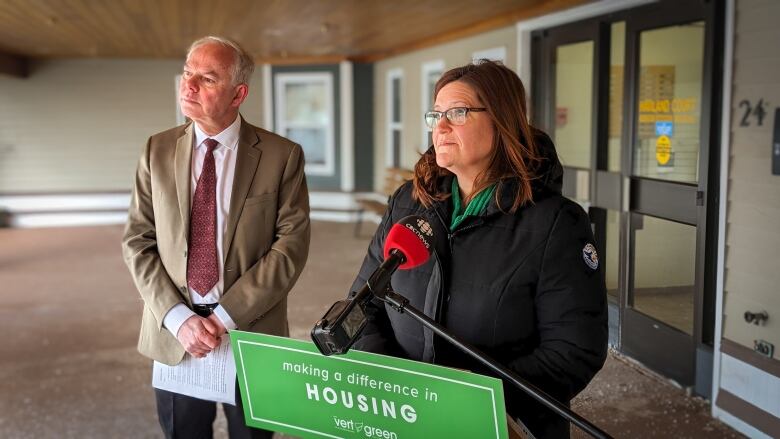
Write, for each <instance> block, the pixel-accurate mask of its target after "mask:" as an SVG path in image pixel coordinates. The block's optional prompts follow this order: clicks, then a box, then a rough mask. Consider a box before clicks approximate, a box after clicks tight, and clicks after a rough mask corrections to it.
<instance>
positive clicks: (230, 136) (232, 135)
mask: <svg viewBox="0 0 780 439" xmlns="http://www.w3.org/2000/svg"><path fill="white" fill-rule="evenodd" d="M193 125H195V148H198V147H200V145H202V144H203V141H204V140H206V139H209V138H211V139H214V140H216V141H217V142H219V144H220V145H222V146H224V147H225V148H228V149H231V150H235V149H236V148H237V147H238V134H239V131H241V115H240V114H239V115H237V116H236V120H234V121H233V123H232V124H230V126H228V127H227V128H225V129H224V130H222V132H220V133H219V134H217V135H216V136H209V135H208V134H206V133H204V132H203V130H201V129H200V127H199V126H198V123H197V122H193Z"/></svg>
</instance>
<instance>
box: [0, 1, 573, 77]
mask: <svg viewBox="0 0 780 439" xmlns="http://www.w3.org/2000/svg"><path fill="white" fill-rule="evenodd" d="M585 2H586V0H487V1H485V0H483V1H475V0H393V1H379V0H222V1H215V0H0V66H2V65H4V66H6V70H7V69H8V66H12V65H13V63H15V62H24V60H26V59H30V58H62V57H89V58H94V57H100V58H180V57H183V55H184V53H185V51H186V49H187V47H188V46H189V44H190V43H191V42H192V41H193V40H194V39H196V38H198V37H200V36H204V35H224V36H227V37H230V38H234V39H236V40H238V41H239V42H241V43H242V44H243V45H244V46H245V47H246V49H247V50H248V51H249V52H250V53H251V54H252V55H253V56H254V57H255V59H256V60H257V62H258V63H263V62H269V63H273V64H292V63H301V62H305V63H313V62H333V61H337V60H344V59H351V60H356V61H375V60H378V59H382V58H384V57H387V56H392V55H395V54H399V53H403V52H405V51H409V50H414V49H417V48H421V47H426V46H430V45H433V44H439V43H442V42H445V41H448V40H452V39H455V38H462V37H464V36H468V35H472V34H475V33H478V32H484V31H487V30H491V29H495V28H498V27H501V26H507V25H510V24H511V23H513V22H515V21H518V20H521V19H523V18H528V17H533V16H537V15H541V14H545V13H549V12H552V11H556V10H561V9H565V8H568V7H571V6H574V5H577V4H581V3H585Z"/></svg>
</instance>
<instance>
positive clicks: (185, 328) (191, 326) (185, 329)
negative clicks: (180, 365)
mask: <svg viewBox="0 0 780 439" xmlns="http://www.w3.org/2000/svg"><path fill="white" fill-rule="evenodd" d="M222 331H223V332H224V331H225V328H224V327H223V328H222ZM216 332H217V328H216V327H215V326H214V324H213V323H212V322H211V320H209V319H204V318H203V317H201V316H198V315H194V316H192V317H190V318H188V319H187V320H185V321H184V323H182V325H181V327H180V328H179V332H178V333H177V334H176V338H177V339H178V340H179V343H181V345H182V346H183V347H184V350H186V351H187V352H189V353H190V354H191V355H192V356H193V357H195V358H203V357H205V356H206V354H208V353H210V352H211V351H212V350H213V349H214V348H216V347H217V346H219V337H218V336H216V335H215V334H216Z"/></svg>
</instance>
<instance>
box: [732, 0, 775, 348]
mask: <svg viewBox="0 0 780 439" xmlns="http://www.w3.org/2000/svg"><path fill="white" fill-rule="evenodd" d="M776 17H780V2H755V1H737V2H736V17H735V18H736V21H735V38H734V41H735V45H734V79H733V94H732V100H731V102H732V109H731V110H732V120H731V145H730V157H729V162H730V163H729V179H728V205H727V211H726V221H727V228H726V255H725V265H726V267H725V269H726V272H725V285H724V319H723V336H724V337H725V338H727V339H729V340H732V341H735V342H737V343H739V344H742V345H744V346H747V347H748V348H750V349H752V348H753V340H756V339H763V340H766V341H769V342H770V343H773V344H774V345H775V347H776V348H778V347H780V176H777V175H772V173H771V155H770V154H771V144H772V126H773V124H775V123H780V121H775V120H774V112H775V107H777V104H778V103H780V76H778V74H777V72H780V52H778V51H777V50H775V49H774V46H773V45H772V44H771V42H777V41H780V29H779V28H778V27H777V23H776V22H777V20H776ZM760 99H763V100H764V102H765V103H766V102H770V103H771V106H769V105H767V106H765V108H764V109H765V110H766V111H767V116H766V118H765V119H764V123H763V125H762V126H758V124H757V120H756V119H755V118H752V117H751V118H750V119H749V122H750V126H747V127H743V126H740V122H741V120H742V117H743V114H744V107H740V102H742V101H743V100H747V101H749V102H750V103H751V105H753V106H755V105H756V104H757V103H758V101H759V100H760ZM761 310H766V311H767V312H768V313H769V316H770V318H769V321H768V322H767V324H766V325H765V326H756V325H752V324H748V323H746V322H745V321H744V319H743V314H744V312H745V311H761ZM777 357H778V354H777V353H775V358H777Z"/></svg>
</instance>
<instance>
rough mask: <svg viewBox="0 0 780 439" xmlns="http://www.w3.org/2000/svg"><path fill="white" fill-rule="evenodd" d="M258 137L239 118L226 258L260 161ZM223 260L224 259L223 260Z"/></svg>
mask: <svg viewBox="0 0 780 439" xmlns="http://www.w3.org/2000/svg"><path fill="white" fill-rule="evenodd" d="M259 143H260V139H259V138H258V137H257V133H256V132H255V130H254V129H253V128H252V126H250V125H249V124H247V123H246V122H245V121H244V119H243V118H242V119H241V131H240V133H239V140H238V151H237V154H238V155H237V156H236V170H235V174H234V176H233V192H232V193H231V195H230V209H229V210H228V218H227V227H226V228H225V236H224V239H223V244H222V249H223V257H224V259H225V260H227V255H228V253H229V251H230V245H231V244H232V243H233V235H234V234H235V233H236V226H237V225H238V218H239V217H241V211H242V210H243V208H244V201H245V200H246V195H247V193H249V188H250V187H251V186H252V180H254V178H255V174H256V173H257V165H258V163H259V162H260V148H259ZM223 262H225V261H223Z"/></svg>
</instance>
